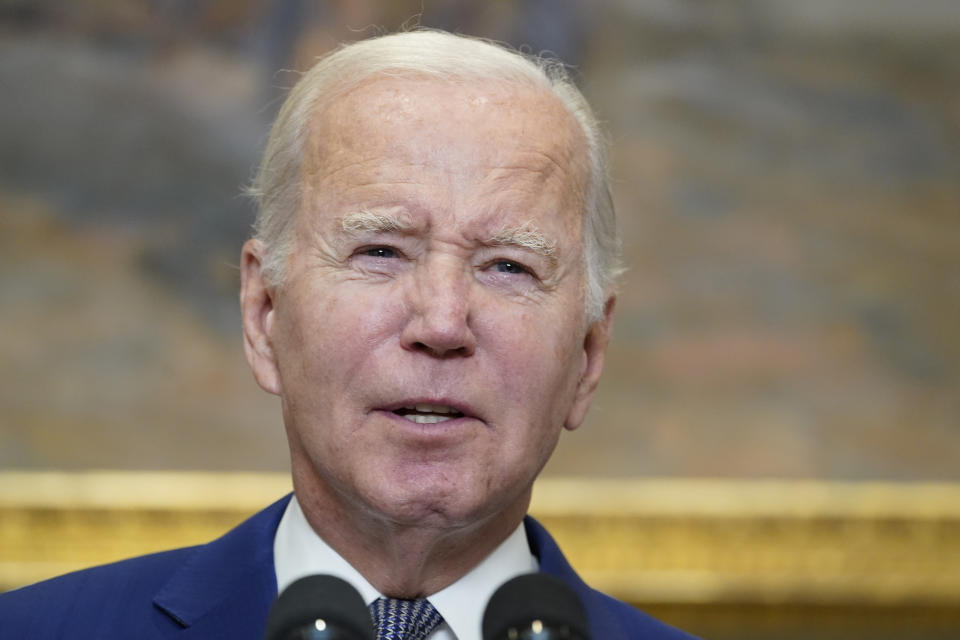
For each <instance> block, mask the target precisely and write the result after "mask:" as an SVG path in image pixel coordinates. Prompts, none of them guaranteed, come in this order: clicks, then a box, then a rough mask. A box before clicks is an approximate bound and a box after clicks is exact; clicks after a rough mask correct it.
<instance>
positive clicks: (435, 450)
mask: <svg viewBox="0 0 960 640" xmlns="http://www.w3.org/2000/svg"><path fill="white" fill-rule="evenodd" d="M583 153H584V150H583V141H582V139H581V134H580V133H579V131H578V130H577V129H576V127H575V124H574V122H573V120H572V118H571V116H570V115H569V114H568V113H567V112H566V111H565V110H564V109H563V108H562V106H561V105H560V103H559V102H558V101H557V100H556V98H554V97H553V96H551V95H549V94H544V93H541V92H535V91H532V90H528V89H521V88H517V87H510V86H505V85H501V84H492V83H484V82H480V83H475V84H472V85H468V86H454V85H451V84H444V83H441V82H437V81H431V80H426V79H424V80H414V81H412V80H410V79H399V78H397V79H378V80H375V81H372V82H368V83H366V84H363V85H361V86H360V87H358V88H356V89H354V90H352V91H351V92H349V93H348V94H346V95H345V96H343V97H342V98H339V99H338V100H336V101H335V102H334V103H333V105H331V106H330V107H329V108H327V109H326V110H325V111H323V112H321V113H318V114H316V115H315V118H314V120H313V122H312V129H311V135H310V139H309V143H308V145H307V151H306V159H305V163H304V165H305V169H304V176H303V179H304V185H305V187H304V191H303V209H302V211H301V212H300V213H299V215H298V218H297V228H296V244H295V247H294V250H293V252H292V255H291V257H290V260H289V262H288V268H287V277H286V280H285V281H284V283H283V285H281V286H280V287H277V288H267V287H266V286H265V285H263V283H262V280H261V279H260V276H259V270H258V267H259V263H260V259H261V257H262V256H261V255H260V251H261V249H260V246H259V244H258V243H257V242H256V241H251V242H249V243H248V245H247V246H246V247H245V250H244V251H245V255H244V280H245V282H244V294H243V296H244V316H245V317H244V321H245V332H246V337H247V349H248V357H249V359H250V361H251V364H252V366H253V368H254V372H255V374H256V377H257V379H258V381H259V382H260V384H261V385H262V386H263V387H264V388H266V389H267V390H268V391H271V392H274V393H277V394H278V395H280V397H281V398H282V405H283V413H284V421H285V424H286V428H287V432H288V437H289V439H290V447H291V456H292V464H293V471H294V478H295V482H298V485H300V484H305V485H310V486H312V487H313V488H312V489H311V490H312V491H316V492H318V493H319V494H323V495H324V496H326V497H325V498H324V499H326V500H330V499H334V500H336V501H337V502H338V503H339V504H340V505H341V506H343V505H346V507H347V508H348V509H360V510H362V511H363V512H365V513H366V514H368V515H373V516H376V517H382V518H386V519H388V520H390V521H392V522H395V523H400V524H413V523H418V524H420V525H427V526H433V525H435V526H444V527H458V526H467V525H469V524H473V523H477V522H483V521H485V520H487V519H490V518H494V517H495V516H496V515H497V514H499V513H504V512H506V511H507V510H508V509H509V508H510V507H515V506H517V505H518V504H520V503H521V502H523V506H524V507H525V501H526V499H527V498H528V491H529V487H530V484H531V483H532V481H533V479H534V477H535V476H536V474H537V473H538V472H539V471H540V469H541V468H542V466H543V465H544V464H545V463H546V461H547V459H548V457H549V456H550V453H551V452H552V451H553V448H554V446H555V444H556V442H557V439H558V437H559V434H560V431H561V428H562V427H564V426H566V427H567V428H571V429H572V428H575V427H577V426H578V425H579V424H580V422H581V420H582V419H583V415H584V413H585V411H586V408H587V406H588V405H589V401H590V398H591V396H592V393H593V389H594V388H595V385H596V380H597V377H598V376H599V374H600V369H601V368H602V359H603V355H602V354H603V349H604V347H605V345H606V340H607V331H608V323H607V322H603V323H599V324H596V325H593V326H589V325H588V324H587V321H586V314H585V311H584V285H585V273H584V264H583V246H582V238H581V223H582V218H581V210H582V193H583V190H584V181H585V175H584V172H583V170H582V169H581V168H580V167H579V165H578V164H577V163H576V162H575V159H576V158H578V157H582V155H583ZM300 490H301V487H300V486H298V491H300Z"/></svg>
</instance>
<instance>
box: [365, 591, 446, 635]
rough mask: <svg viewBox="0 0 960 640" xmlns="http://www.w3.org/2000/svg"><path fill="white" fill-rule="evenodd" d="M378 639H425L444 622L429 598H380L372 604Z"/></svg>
mask: <svg viewBox="0 0 960 640" xmlns="http://www.w3.org/2000/svg"><path fill="white" fill-rule="evenodd" d="M370 613H371V615H373V624H374V626H376V628H377V640H423V639H424V638H426V637H427V636H428V635H430V632H431V631H433V630H434V629H436V628H437V625H439V624H440V623H441V622H443V616H441V615H440V614H439V613H438V612H437V610H436V609H434V608H433V605H432V604H430V601H429V600H396V599H394V598H378V599H377V600H376V601H375V602H373V603H372V604H371V605H370Z"/></svg>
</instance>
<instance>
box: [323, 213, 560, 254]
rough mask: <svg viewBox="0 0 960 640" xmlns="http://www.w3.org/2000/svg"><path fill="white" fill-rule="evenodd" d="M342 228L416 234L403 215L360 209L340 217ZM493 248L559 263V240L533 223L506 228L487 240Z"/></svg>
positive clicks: (369, 231)
mask: <svg viewBox="0 0 960 640" xmlns="http://www.w3.org/2000/svg"><path fill="white" fill-rule="evenodd" d="M340 226H341V228H342V229H343V230H344V231H345V232H346V233H349V234H351V235H354V234H358V233H364V232H367V233H413V231H414V230H415V225H414V224H412V223H411V222H410V221H409V220H406V219H404V218H403V217H401V216H396V215H393V214H389V213H374V212H372V211H367V210H365V209H361V210H360V211H355V212H353V213H348V214H347V215H345V216H343V217H342V218H341V219H340ZM485 244H487V245H488V246H494V247H518V248H521V249H526V250H528V251H532V252H533V253H535V254H537V255H539V256H542V257H543V258H545V259H546V260H547V261H548V262H549V263H550V265H551V266H554V267H555V266H556V265H557V255H556V254H557V243H556V242H555V241H554V240H551V239H550V238H548V237H547V236H546V235H544V234H543V233H542V232H541V231H540V230H539V229H537V228H536V226H534V225H533V224H532V223H529V222H527V223H524V224H523V225H521V226H519V227H503V228H501V229H500V230H499V231H497V232H496V233H494V234H493V235H492V236H490V238H489V239H487V241H486V242H485Z"/></svg>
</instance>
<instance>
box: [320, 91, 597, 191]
mask: <svg viewBox="0 0 960 640" xmlns="http://www.w3.org/2000/svg"><path fill="white" fill-rule="evenodd" d="M585 157H586V154H585V141H584V139H583V134H582V132H581V131H580V128H579V126H578V124H577V122H576V120H575V119H574V118H573V116H572V115H571V114H570V113H569V111H568V110H567V109H566V107H565V106H564V105H563V104H562V103H561V101H560V100H559V99H558V98H557V97H556V96H555V95H553V94H552V93H551V92H549V91H548V90H546V89H543V88H537V87H531V86H526V85H518V84H515V83H506V82H501V81H491V80H479V81H475V82H453V81H445V80H438V79H433V78H426V77H421V76H413V77H377V78H375V79H372V80H367V81H365V82H363V83H361V84H359V85H358V86H356V87H354V88H353V89H351V90H349V91H347V92H346V93H344V94H343V95H341V96H339V97H338V98H336V99H334V100H333V101H332V102H331V103H330V104H328V105H326V106H325V107H324V108H322V109H319V110H318V111H317V112H316V113H315V114H314V116H313V118H312V120H311V127H310V135H309V138H308V141H307V153H306V157H305V159H304V173H305V174H306V175H305V176H304V178H305V183H312V184H314V185H316V184H317V183H318V182H326V181H333V182H338V183H340V184H339V185H338V186H340V187H343V186H345V183H346V184H349V183H350V182H351V180H352V181H354V182H358V181H359V182H362V181H365V180H371V181H375V180H383V181H385V182H389V181H390V178H391V176H390V172H391V169H392V168H402V169H404V170H406V169H409V167H410V166H416V167H420V168H422V169H423V170H424V171H436V172H440V173H446V174H454V173H456V174H457V175H461V176H462V175H477V176H479V175H483V176H484V177H485V178H486V179H489V180H492V181H494V182H496V180H497V176H503V177H510V178H516V177H517V176H518V175H521V176H523V175H524V174H528V175H526V176H525V177H526V178H527V179H528V181H530V180H533V181H535V180H542V181H545V182H549V183H551V184H552V186H553V187H556V188H560V189H562V190H564V191H569V192H570V193H571V194H573V196H574V197H575V199H577V200H582V197H581V196H582V192H583V190H584V184H585V181H586V175H585V174H586V172H585V168H584V166H583V165H584V162H583V159H584V158H585ZM504 181H506V180H504ZM328 186H329V185H328Z"/></svg>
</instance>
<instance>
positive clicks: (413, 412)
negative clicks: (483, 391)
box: [393, 403, 464, 424]
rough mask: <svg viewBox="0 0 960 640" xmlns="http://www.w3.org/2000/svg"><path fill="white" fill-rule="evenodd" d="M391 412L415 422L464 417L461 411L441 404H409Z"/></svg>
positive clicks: (431, 421)
mask: <svg viewBox="0 0 960 640" xmlns="http://www.w3.org/2000/svg"><path fill="white" fill-rule="evenodd" d="M393 413H394V414H396V415H398V416H400V417H402V418H404V419H405V420H409V421H410V422H414V423H416V424H437V423H438V422H446V421H447V420H455V419H457V418H462V417H464V413H463V412H462V411H460V410H458V409H456V408H454V407H450V406H447V405H442V404H420V403H418V404H411V405H406V406H403V407H400V408H399V409H394V410H393Z"/></svg>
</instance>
